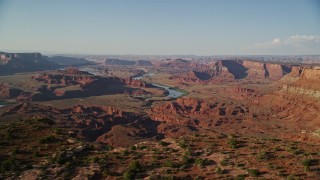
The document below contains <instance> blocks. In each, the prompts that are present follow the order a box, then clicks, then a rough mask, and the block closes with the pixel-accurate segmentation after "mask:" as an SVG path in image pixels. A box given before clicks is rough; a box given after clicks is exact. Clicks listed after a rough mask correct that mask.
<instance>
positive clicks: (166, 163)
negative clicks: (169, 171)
mask: <svg viewBox="0 0 320 180" xmlns="http://www.w3.org/2000/svg"><path fill="white" fill-rule="evenodd" d="M163 166H164V167H170V168H173V167H174V164H173V162H172V161H171V160H169V159H168V160H166V161H165V162H164V163H163Z"/></svg>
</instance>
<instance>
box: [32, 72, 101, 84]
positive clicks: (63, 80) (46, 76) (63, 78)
mask: <svg viewBox="0 0 320 180" xmlns="http://www.w3.org/2000/svg"><path fill="white" fill-rule="evenodd" d="M76 75H78V74H67V73H43V74H41V75H39V76H38V77H33V79H35V80H36V81H39V82H44V83H47V84H60V85H63V86H68V85H76V84H82V85H85V84H89V83H91V82H93V81H95V80H97V79H98V78H97V77H95V76H76Z"/></svg>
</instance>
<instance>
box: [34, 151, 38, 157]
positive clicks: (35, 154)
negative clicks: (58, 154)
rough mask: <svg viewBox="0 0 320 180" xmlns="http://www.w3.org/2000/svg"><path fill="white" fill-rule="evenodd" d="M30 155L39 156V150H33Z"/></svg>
mask: <svg viewBox="0 0 320 180" xmlns="http://www.w3.org/2000/svg"><path fill="white" fill-rule="evenodd" d="M32 156H33V157H40V153H39V151H33V153H32Z"/></svg>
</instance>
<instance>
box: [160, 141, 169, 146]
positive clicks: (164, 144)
mask: <svg viewBox="0 0 320 180" xmlns="http://www.w3.org/2000/svg"><path fill="white" fill-rule="evenodd" d="M159 144H160V145H161V146H168V145H169V143H166V142H164V141H160V142H159Z"/></svg>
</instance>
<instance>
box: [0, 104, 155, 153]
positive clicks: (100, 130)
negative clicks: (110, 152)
mask: <svg viewBox="0 0 320 180" xmlns="http://www.w3.org/2000/svg"><path fill="white" fill-rule="evenodd" d="M17 115H20V116H21V117H22V119H28V118H30V117H41V118H44V117H47V118H50V119H52V120H54V123H55V124H56V125H57V126H63V127H68V128H69V129H70V131H72V133H71V134H72V135H73V136H76V137H78V138H84V139H86V140H88V141H96V142H99V143H103V144H109V145H112V146H115V147H124V146H126V147H127V146H129V145H133V144H135V143H137V142H141V141H143V140H144V139H146V138H154V137H156V136H158V133H157V131H156V126H157V124H156V122H154V121H151V120H150V119H148V118H147V117H145V116H142V115H138V114H135V113H131V112H124V111H122V110H119V109H117V108H114V107H109V106H84V105H76V106H74V107H69V108H54V107H51V106H43V105H37V104H31V103H21V104H18V105H15V106H8V107H4V108H2V109H1V110H0V119H2V118H5V117H8V116H10V117H14V116H17Z"/></svg>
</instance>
